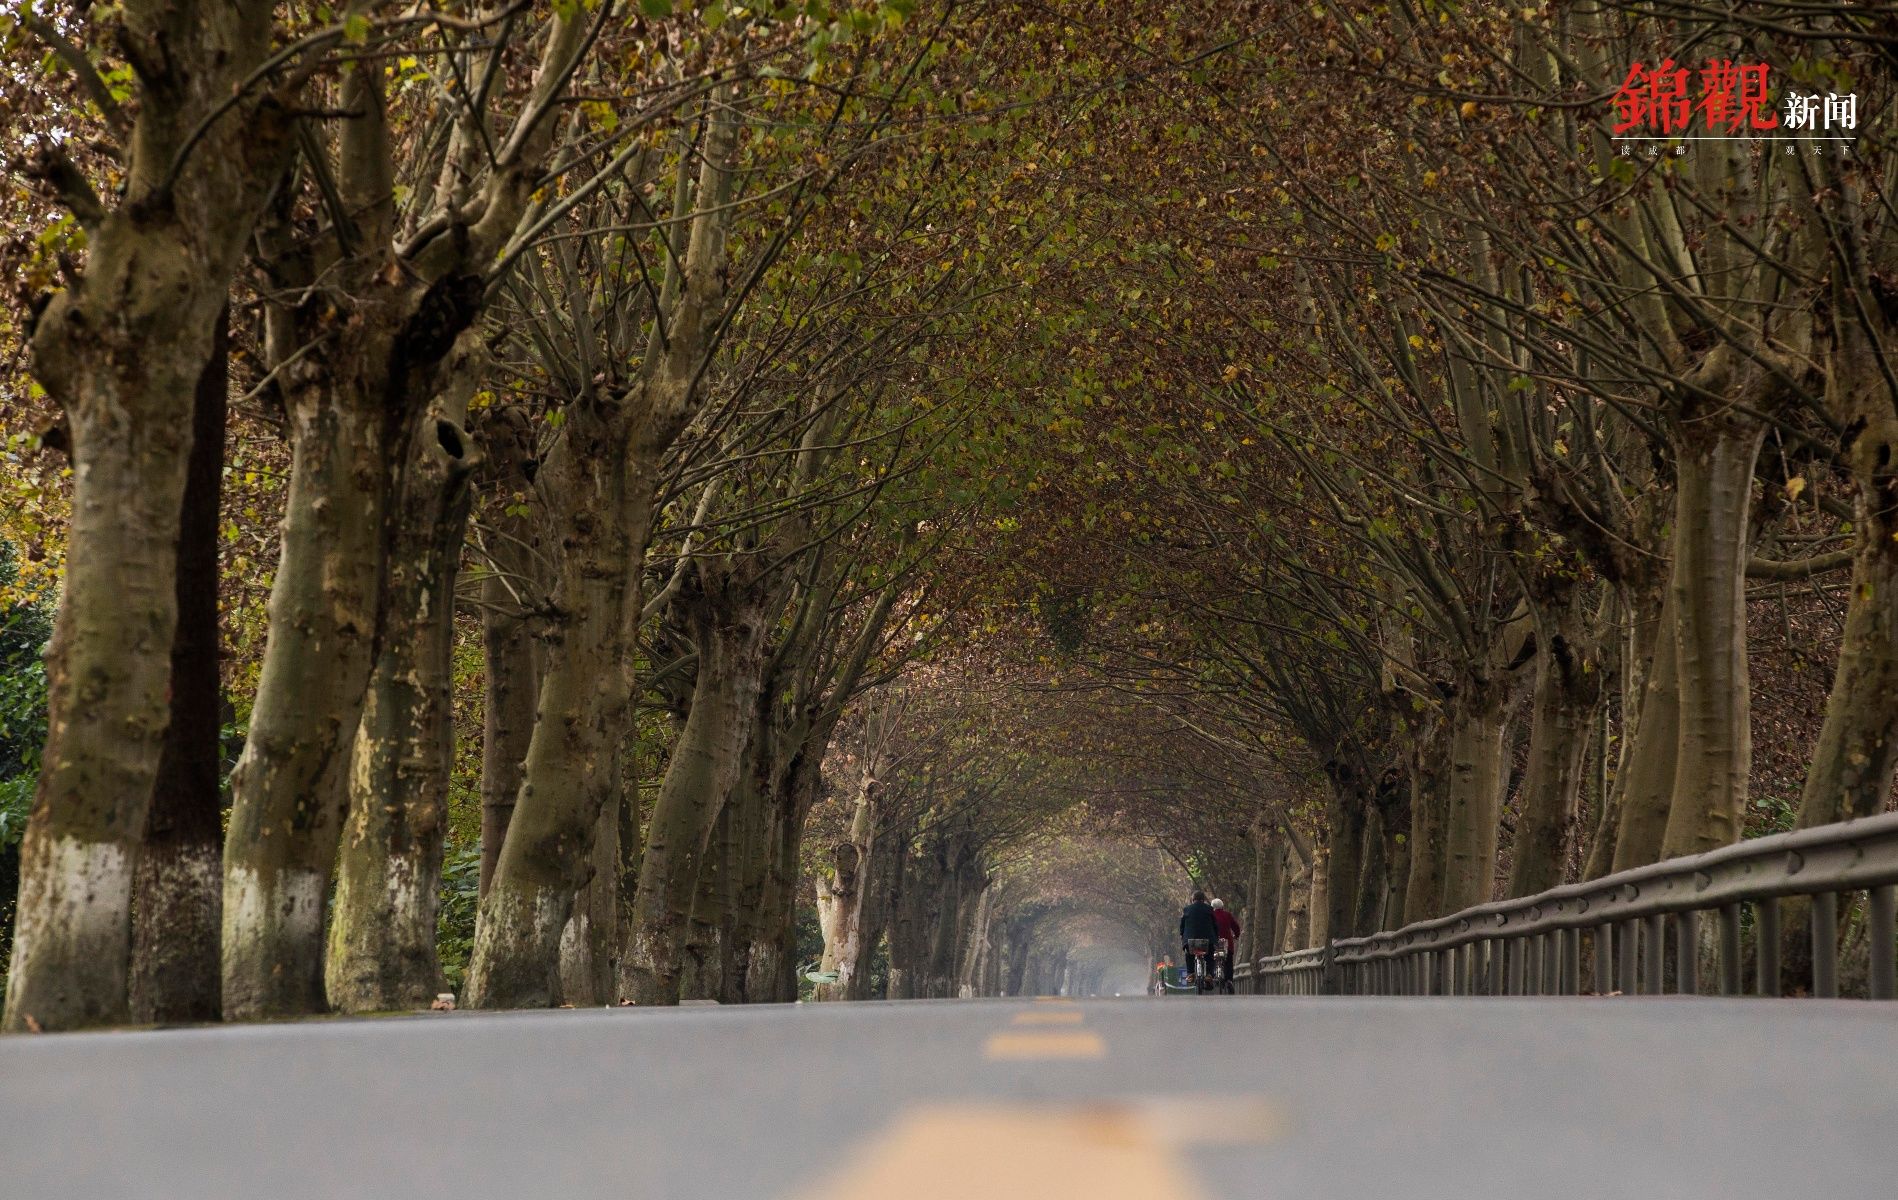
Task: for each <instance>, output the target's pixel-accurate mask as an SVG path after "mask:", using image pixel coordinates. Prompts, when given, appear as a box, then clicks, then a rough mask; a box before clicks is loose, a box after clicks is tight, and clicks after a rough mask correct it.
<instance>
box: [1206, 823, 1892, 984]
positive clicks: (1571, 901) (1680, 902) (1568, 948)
mask: <svg viewBox="0 0 1898 1200" xmlns="http://www.w3.org/2000/svg"><path fill="white" fill-rule="evenodd" d="M1894 885H1898V813H1888V814H1883V815H1880V816H1873V817H1863V818H1861V819H1859V820H1856V821H1843V822H1840V823H1839V824H1836V825H1823V826H1819V827H1817V828H1814V829H1798V830H1794V831H1793V832H1791V833H1781V834H1775V835H1773V836H1771V837H1763V838H1755V839H1753V840H1752V841H1746V842H1740V843H1738V844H1736V845H1732V846H1724V847H1722V848H1720V849H1718V850H1712V851H1709V852H1707V853H1706V854H1698V855H1693V856H1691V857H1687V858H1675V859H1669V860H1667V861H1666V862H1659V863H1655V864H1653V865H1652V866H1646V867H1636V868H1635V869H1633V870H1631V871H1622V872H1620V873H1619V874H1616V875H1606V876H1603V877H1602V878H1600V879H1596V880H1592V881H1590V882H1588V883H1577V884H1569V885H1567V886H1564V887H1558V888H1552V889H1551V890H1549V891H1546V892H1543V893H1541V894H1540V895H1536V896H1525V897H1523V898H1521V899H1518V900H1503V901H1498V902H1496V903H1493V904H1480V905H1477V906H1476V907H1474V908H1466V909H1464V910H1463V911H1462V912H1458V913H1452V914H1450V915H1449V916H1447V917H1438V918H1435V919H1433V920H1428V921H1417V922H1415V923H1413V924H1410V925H1406V926H1404V927H1403V928H1402V929H1397V930H1393V931H1391V932H1388V933H1374V934H1371V935H1370V936H1368V937H1360V938H1344V939H1340V940H1338V941H1334V942H1329V943H1327V944H1326V945H1324V946H1321V947H1317V948H1314V949H1310V950H1299V951H1294V952H1293V953H1290V954H1280V955H1276V956H1274V957H1270V958H1261V959H1259V960H1258V961H1257V962H1255V963H1240V964H1238V965H1237V967H1236V968H1235V969H1234V972H1233V975H1234V979H1235V981H1242V982H1240V983H1239V990H1240V991H1242V992H1250V993H1257V994H1270V995H1321V994H1343V995H1364V996H1472V995H1486V996H1573V995H1579V994H1583V993H1584V992H1585V991H1587V992H1592V993H1594V994H1597V995H1609V994H1611V993H1616V992H1620V993H1622V994H1627V995H1634V994H1643V995H1661V994H1663V992H1664V991H1666V990H1668V989H1667V983H1668V975H1669V973H1668V971H1667V967H1668V965H1669V963H1670V961H1671V962H1672V965H1673V968H1674V970H1673V972H1672V991H1673V992H1675V993H1676V994H1692V993H1696V992H1699V991H1701V990H1702V989H1701V982H1702V981H1701V978H1700V976H1701V970H1700V968H1701V965H1702V964H1701V959H1702V955H1701V947H1700V931H1699V917H1700V914H1702V913H1713V914H1715V919H1716V920H1717V922H1718V927H1717V932H1716V937H1715V938H1714V946H1715V953H1714V955H1713V960H1714V961H1713V970H1712V972H1711V973H1712V974H1713V976H1714V978H1713V979H1712V980H1711V981H1709V982H1711V983H1712V985H1713V987H1712V988H1711V989H1710V990H1712V991H1714V992H1717V993H1718V994H1720V995H1728V996H1737V995H1741V994H1744V993H1745V992H1746V991H1747V990H1748V989H1747V981H1746V979H1745V978H1744V966H1745V962H1744V956H1743V939H1742V927H1743V925H1744V922H1745V916H1746V913H1747V911H1748V910H1750V912H1751V915H1752V918H1753V926H1754V938H1753V943H1754V948H1755V954H1754V955H1753V959H1754V968H1755V970H1754V987H1753V990H1754V991H1755V992H1757V993H1758V994H1759V995H1766V996H1777V995H1779V994H1780V965H1781V963H1780V943H1781V928H1780V901H1781V900H1782V899H1783V898H1785V897H1789V896H1804V897H1810V898H1811V901H1812V903H1811V922H1812V972H1811V980H1810V984H1811V987H1810V992H1811V994H1812V995H1814V996H1821V997H1831V996H1837V995H1838V994H1839V937H1838V929H1839V902H1840V898H1841V896H1842V895H1846V894H1851V893H1858V892H1864V893H1866V896H1867V901H1866V911H1865V922H1866V934H1867V940H1868V942H1869V960H1868V964H1867V965H1868V978H1867V982H1866V994H1867V995H1868V996H1869V997H1870V998H1871V999H1874V1000H1891V999H1894V998H1898V976H1895V974H1894V964H1893V948H1894V947H1893V944H1894V938H1895V936H1898V935H1895V932H1894V924H1895V912H1894V909H1895V905H1894ZM1670 927H1671V929H1672V935H1671V936H1670V934H1669V929H1670ZM1585 944H1586V946H1587V948H1588V950H1589V952H1590V953H1589V957H1590V959H1591V960H1592V963H1593V970H1592V972H1591V974H1592V976H1593V979H1592V981H1590V982H1592V984H1593V986H1592V987H1585V986H1584V980H1583V978H1582V962H1583V953H1582V951H1583V948H1584V945H1585ZM1670 949H1671V951H1672V956H1671V959H1670V955H1669V951H1670Z"/></svg>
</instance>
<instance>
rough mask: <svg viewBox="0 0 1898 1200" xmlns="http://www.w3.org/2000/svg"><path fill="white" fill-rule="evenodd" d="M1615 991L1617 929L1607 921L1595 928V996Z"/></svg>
mask: <svg viewBox="0 0 1898 1200" xmlns="http://www.w3.org/2000/svg"><path fill="white" fill-rule="evenodd" d="M1614 990H1615V927H1614V926H1613V925H1612V924H1610V923H1609V922H1607V921H1603V922H1602V923H1601V924H1599V925H1597V926H1595V994H1596V995H1597V996H1606V995H1607V994H1608V993H1609V992H1612V991H1614Z"/></svg>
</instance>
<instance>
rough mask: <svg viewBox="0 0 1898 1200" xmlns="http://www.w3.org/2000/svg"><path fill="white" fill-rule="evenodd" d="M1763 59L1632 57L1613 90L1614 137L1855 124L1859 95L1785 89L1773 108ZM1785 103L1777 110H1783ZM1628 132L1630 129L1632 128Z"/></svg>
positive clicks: (1746, 134)
mask: <svg viewBox="0 0 1898 1200" xmlns="http://www.w3.org/2000/svg"><path fill="white" fill-rule="evenodd" d="M1770 71H1771V67H1770V66H1769V65H1768V64H1766V63H1735V62H1733V61H1732V60H1730V59H1708V60H1707V62H1706V64H1705V65H1704V66H1702V67H1701V68H1700V69H1699V70H1693V69H1691V68H1688V67H1685V66H1682V65H1681V64H1679V63H1677V62H1675V61H1674V60H1673V59H1672V58H1663V59H1662V60H1661V61H1660V62H1659V63H1658V64H1656V65H1655V66H1652V67H1650V66H1648V65H1647V64H1646V63H1640V62H1637V63H1635V64H1634V65H1633V66H1631V67H1629V68H1628V77H1627V78H1626V79H1624V80H1622V81H1621V87H1620V88H1619V89H1618V90H1617V91H1616V92H1615V95H1614V106H1615V125H1614V128H1613V131H1612V132H1613V135H1614V136H1615V137H1616V138H1622V137H1624V135H1627V136H1630V137H1633V138H1634V140H1642V135H1645V136H1646V137H1648V138H1654V137H1658V138H1670V137H1684V138H1689V139H1692V138H1693V136H1694V135H1696V134H1700V135H1702V136H1712V137H1718V138H1730V137H1740V138H1756V137H1761V136H1763V135H1765V134H1767V133H1769V132H1772V131H1775V130H1780V129H1785V130H1788V131H1809V132H1815V133H1816V132H1832V131H1835V130H1850V129H1856V128H1858V96H1857V95H1856V94H1850V95H1844V96H1841V95H1839V94H1838V93H1836V92H1834V93H1831V94H1828V95H1825V96H1819V95H1817V94H1811V93H1802V92H1796V91H1788V92H1787V93H1786V94H1785V95H1783V96H1782V97H1780V106H1779V107H1775V106H1774V104H1773V102H1772V96H1771V91H1772V88H1771V82H1770V80H1769V78H1768V75H1769V72H1770ZM1782 108H1783V109H1784V113H1783V116H1782V112H1781V109H1782ZM1631 131H1635V132H1633V133H1631Z"/></svg>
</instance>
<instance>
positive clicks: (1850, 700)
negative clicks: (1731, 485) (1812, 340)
mask: <svg viewBox="0 0 1898 1200" xmlns="http://www.w3.org/2000/svg"><path fill="white" fill-rule="evenodd" d="M1866 290H1868V291H1869V290H1870V288H1869V281H1868V286H1867V289H1866ZM1860 321H1866V322H1872V323H1875V325H1876V327H1877V328H1878V330H1879V332H1880V333H1881V334H1882V335H1883V336H1882V337H1880V338H1878V339H1876V340H1874V338H1873V337H1872V336H1871V335H1870V334H1869V333H1868V332H1867V331H1866V330H1865V329H1864V328H1863V327H1862V326H1861V324H1860V323H1859V322H1860ZM1834 337H1835V341H1836V345H1835V347H1834V349H1833V351H1832V354H1831V356H1830V361H1829V363H1828V367H1829V368H1830V369H1829V372H1828V385H1829V388H1830V390H1831V391H1832V393H1833V395H1832V397H1831V404H1830V407H1831V408H1832V409H1833V411H1834V413H1835V414H1836V415H1837V416H1838V417H1840V418H1842V421H1843V423H1844V424H1845V426H1846V430H1847V432H1846V438H1845V445H1844V450H1845V458H1846V462H1847V463H1848V464H1849V466H1850V468H1851V472H1852V482H1853V484H1854V485H1855V487H1856V490H1857V495H1856V496H1854V498H1853V522H1852V527H1853V555H1852V586H1851V589H1850V591H1849V592H1848V593H1847V595H1848V597H1849V599H1848V600H1847V604H1846V610H1845V635H1844V637H1843V639H1842V640H1841V641H1840V643H1839V661H1838V666H1837V668H1836V669H1835V671H1834V674H1833V678H1832V690H1831V693H1830V694H1829V695H1828V696H1827V697H1826V716H1825V724H1824V726H1823V727H1821V729H1820V731H1819V740H1818V742H1817V743H1816V744H1815V745H1814V746H1813V751H1812V765H1811V767H1810V769H1809V770H1808V771H1807V774H1806V784H1805V789H1804V791H1803V792H1802V794H1801V796H1800V801H1799V818H1798V824H1799V827H1800V828H1802V829H1803V828H1809V827H1811V826H1814V825H1825V824H1829V823H1831V822H1833V821H1840V820H1850V819H1852V818H1856V817H1864V816H1870V815H1871V814H1873V813H1877V812H1881V811H1883V809H1884V807H1885V801H1886V799H1887V798H1888V797H1889V796H1890V794H1891V779H1892V771H1893V768H1894V766H1895V765H1898V414H1894V411H1893V396H1892V393H1891V391H1890V389H1889V385H1888V384H1887V383H1886V380H1885V376H1884V373H1883V372H1882V371H1880V370H1879V369H1878V366H1877V364H1878V363H1879V362H1880V361H1881V358H1882V357H1883V356H1881V354H1880V346H1879V344H1878V343H1880V342H1882V343H1883V344H1884V345H1885V346H1890V345H1893V344H1894V342H1895V341H1898V339H1894V338H1893V337H1892V335H1891V331H1890V329H1889V328H1888V323H1887V322H1886V321H1885V319H1884V316H1883V314H1877V313H1867V314H1864V315H1863V316H1861V317H1860V318H1859V319H1858V320H1850V321H1844V322H1841V328H1840V329H1839V330H1838V331H1837V332H1836V333H1835V335H1834Z"/></svg>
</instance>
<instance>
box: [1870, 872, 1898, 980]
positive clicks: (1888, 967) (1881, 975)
mask: <svg viewBox="0 0 1898 1200" xmlns="http://www.w3.org/2000/svg"><path fill="white" fill-rule="evenodd" d="M1868 899H1869V901H1870V904H1869V907H1870V909H1871V912H1870V913H1869V914H1868V916H1869V923H1870V925H1871V931H1870V932H1871V939H1872V962H1871V967H1872V977H1871V979H1870V980H1868V981H1867V982H1868V987H1867V994H1868V995H1870V996H1871V998H1872V999H1874V1000H1891V999H1894V998H1898V972H1894V971H1893V969H1892V968H1893V963H1892V940H1893V938H1894V937H1898V931H1895V930H1894V929H1893V926H1894V925H1898V919H1895V918H1898V912H1895V911H1894V909H1898V904H1895V903H1894V897H1893V893H1892V887H1891V885H1890V884H1887V885H1886V886H1884V887H1875V888H1873V889H1872V891H1871V895H1870V897H1868Z"/></svg>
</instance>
